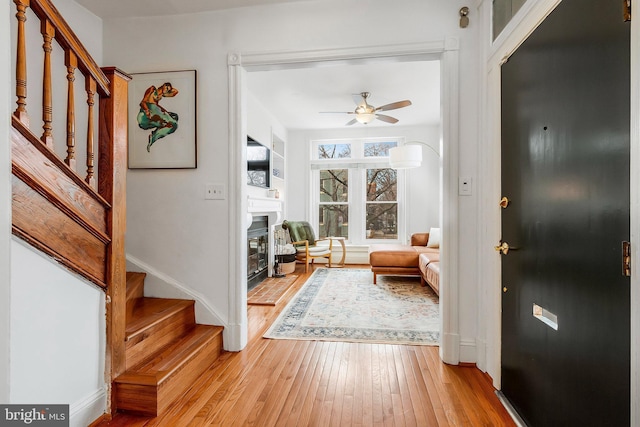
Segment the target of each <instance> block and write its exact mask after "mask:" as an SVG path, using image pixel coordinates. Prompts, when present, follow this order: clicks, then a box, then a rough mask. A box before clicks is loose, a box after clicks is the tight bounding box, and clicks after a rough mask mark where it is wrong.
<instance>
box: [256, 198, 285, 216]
mask: <svg viewBox="0 0 640 427" xmlns="http://www.w3.org/2000/svg"><path fill="white" fill-rule="evenodd" d="M247 212H251V213H255V212H282V201H281V200H279V199H274V198H273V197H247Z"/></svg>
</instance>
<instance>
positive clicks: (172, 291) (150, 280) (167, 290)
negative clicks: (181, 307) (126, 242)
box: [127, 254, 228, 350]
mask: <svg viewBox="0 0 640 427" xmlns="http://www.w3.org/2000/svg"><path fill="white" fill-rule="evenodd" d="M127 271H137V272H143V273H147V277H146V279H145V283H144V295H145V296H149V297H156V298H180V299H192V300H195V302H196V321H197V322H198V323H201V324H204V325H218V326H223V327H224V328H225V332H224V338H225V339H226V337H227V332H226V330H227V328H228V325H227V324H226V322H224V321H223V320H222V316H220V315H218V313H216V311H215V309H214V308H213V307H212V306H211V305H210V304H209V303H208V302H207V300H206V299H205V298H204V296H203V295H201V294H200V293H199V292H196V291H194V290H193V289H190V288H189V287H188V286H187V285H185V284H183V283H180V282H178V281H177V280H175V279H173V278H171V277H169V276H167V275H166V274H164V273H162V272H160V271H158V270H156V269H155V268H153V267H151V266H150V265H148V264H146V263H144V262H143V261H141V260H139V259H137V258H136V257H134V256H132V255H129V254H127ZM225 343H226V340H225ZM225 347H226V345H225ZM225 350H226V348H225Z"/></svg>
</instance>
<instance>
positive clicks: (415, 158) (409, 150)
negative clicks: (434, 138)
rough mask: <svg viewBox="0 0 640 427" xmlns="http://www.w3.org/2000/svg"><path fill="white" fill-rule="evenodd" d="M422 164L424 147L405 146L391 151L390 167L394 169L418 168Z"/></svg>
mask: <svg viewBox="0 0 640 427" xmlns="http://www.w3.org/2000/svg"><path fill="white" fill-rule="evenodd" d="M421 164H422V147H421V146H419V145H403V146H401V147H393V148H392V149H390V150H389V167H391V168H392V169H410V168H418V167H420V165H421Z"/></svg>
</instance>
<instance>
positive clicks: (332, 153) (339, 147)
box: [318, 144, 351, 159]
mask: <svg viewBox="0 0 640 427" xmlns="http://www.w3.org/2000/svg"><path fill="white" fill-rule="evenodd" d="M350 157H351V144H321V145H318V159H348V158H350Z"/></svg>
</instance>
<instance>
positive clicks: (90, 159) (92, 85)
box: [85, 76, 96, 186]
mask: <svg viewBox="0 0 640 427" xmlns="http://www.w3.org/2000/svg"><path fill="white" fill-rule="evenodd" d="M85 88H86V91H87V105H88V106H89V112H88V116H89V117H88V119H87V120H88V123H87V177H86V178H85V182H86V183H87V184H89V185H91V186H93V184H94V183H95V178H94V177H93V164H94V154H93V134H94V131H93V105H94V103H95V102H94V99H93V97H94V96H95V94H96V81H95V80H94V79H93V78H92V77H91V76H87V77H86V78H85Z"/></svg>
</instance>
